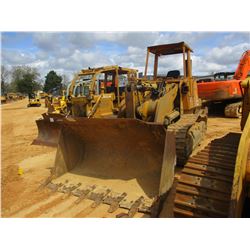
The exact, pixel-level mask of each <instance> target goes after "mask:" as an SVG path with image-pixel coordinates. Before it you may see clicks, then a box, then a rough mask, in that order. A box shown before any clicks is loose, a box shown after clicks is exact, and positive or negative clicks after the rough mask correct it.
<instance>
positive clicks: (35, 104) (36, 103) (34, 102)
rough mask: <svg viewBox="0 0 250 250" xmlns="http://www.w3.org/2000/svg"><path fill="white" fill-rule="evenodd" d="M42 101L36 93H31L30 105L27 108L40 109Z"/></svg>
mask: <svg viewBox="0 0 250 250" xmlns="http://www.w3.org/2000/svg"><path fill="white" fill-rule="evenodd" d="M41 105H42V104H41V101H40V97H39V96H37V95H36V94H35V93H31V94H29V103H28V104H27V107H28V108H29V107H40V106H41Z"/></svg>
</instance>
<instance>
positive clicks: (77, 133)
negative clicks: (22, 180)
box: [52, 118, 176, 203]
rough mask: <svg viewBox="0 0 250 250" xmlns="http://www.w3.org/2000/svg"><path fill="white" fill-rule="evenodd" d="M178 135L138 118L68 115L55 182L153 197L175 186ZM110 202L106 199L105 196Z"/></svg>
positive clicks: (128, 197)
mask: <svg viewBox="0 0 250 250" xmlns="http://www.w3.org/2000/svg"><path fill="white" fill-rule="evenodd" d="M175 160H176V157H175V136H174V134H173V132H168V131H167V130H166V129H165V128H164V127H163V126H162V125H160V124H155V123H146V122H143V121H140V120H136V119H101V118H92V119H88V118H74V119H72V118H71V119H64V121H63V124H62V129H61V133H60V138H59V142H58V148H57V154H56V159H55V165H54V169H53V171H52V173H53V175H54V176H56V178H55V179H54V180H53V183H54V184H58V185H59V184H61V185H62V184H63V183H68V185H71V186H72V185H73V187H74V185H75V186H77V185H78V186H79V185H80V188H79V189H81V188H82V190H84V187H86V186H90V185H94V186H95V187H96V188H97V189H98V188H99V187H106V188H107V189H106V190H109V191H111V193H112V192H114V193H120V194H126V201H130V202H131V203H132V201H135V200H138V197H143V199H144V198H145V199H146V200H148V201H152V200H154V199H155V198H156V197H160V196H161V195H163V194H164V193H166V192H167V191H168V190H169V189H170V187H171V186H172V182H173V177H174V167H175ZM103 200H105V199H103Z"/></svg>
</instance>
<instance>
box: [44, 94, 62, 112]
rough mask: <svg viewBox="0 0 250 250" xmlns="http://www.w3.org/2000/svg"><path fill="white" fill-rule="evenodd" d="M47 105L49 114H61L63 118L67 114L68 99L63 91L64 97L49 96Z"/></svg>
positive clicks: (46, 100) (46, 101)
mask: <svg viewBox="0 0 250 250" xmlns="http://www.w3.org/2000/svg"><path fill="white" fill-rule="evenodd" d="M45 103H46V106H47V107H48V114H61V115H62V116H65V115H66V114H67V99H66V96H65V91H64V90H63V91H62V95H57V96H53V94H52V95H48V96H47V97H46V99H45Z"/></svg>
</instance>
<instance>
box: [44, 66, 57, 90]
mask: <svg viewBox="0 0 250 250" xmlns="http://www.w3.org/2000/svg"><path fill="white" fill-rule="evenodd" d="M54 88H62V77H61V76H60V75H57V74H56V72H55V71H54V70H51V71H50V72H49V73H48V74H47V75H46V76H45V84H44V88H43V91H44V92H46V93H48V92H49V91H51V90H52V89H54Z"/></svg>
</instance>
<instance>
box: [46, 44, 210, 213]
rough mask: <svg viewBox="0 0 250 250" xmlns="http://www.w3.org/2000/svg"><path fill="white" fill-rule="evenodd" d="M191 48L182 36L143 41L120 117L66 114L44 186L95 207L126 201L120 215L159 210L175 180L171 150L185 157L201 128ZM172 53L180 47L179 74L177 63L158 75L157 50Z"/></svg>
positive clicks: (201, 112) (112, 207) (113, 209)
mask: <svg viewBox="0 0 250 250" xmlns="http://www.w3.org/2000/svg"><path fill="white" fill-rule="evenodd" d="M191 52H192V50H191V48H190V47H189V46H188V45H187V44H185V43H184V42H181V43H176V44H166V45H158V46H152V47H148V48H147V59H146V67H145V76H144V78H143V79H137V78H136V77H134V75H132V76H129V79H128V85H127V86H126V90H125V98H124V102H125V105H123V106H122V107H123V108H121V109H120V111H119V114H118V117H119V118H118V117H114V118H87V117H71V118H65V119H63V122H62V127H61V132H60V137H59V143H58V148H57V154H56V159H55V164H54V167H53V169H52V172H51V176H50V178H49V179H48V180H47V181H46V182H45V184H46V185H47V187H48V188H51V189H52V190H54V191H58V192H63V193H67V194H72V195H74V196H76V197H78V198H77V200H76V203H77V204H78V203H80V202H84V200H85V199H88V200H92V201H93V203H92V205H91V208H92V209H94V208H96V207H97V206H99V205H101V204H107V205H109V208H108V211H109V212H110V213H117V211H118V209H119V208H123V209H125V211H126V212H125V213H123V214H120V213H118V214H116V216H117V217H133V216H134V215H135V213H137V212H142V213H146V214H150V215H151V216H156V215H157V214H158V213H159V211H160V208H161V203H162V201H163V200H164V198H165V197H166V194H167V193H168V191H169V190H170V188H171V186H172V183H173V179H174V169H175V166H176V158H177V162H178V164H180V165H182V164H184V162H185V161H186V159H187V157H188V155H189V154H190V153H191V152H192V150H193V148H194V147H195V146H196V145H197V144H198V143H199V141H200V140H201V138H202V136H203V134H204V132H205V129H206V119H207V116H206V111H205V110H203V109H202V108H201V101H200V100H199V98H198V93H197V84H196V81H195V80H194V79H193V78H192V73H191V71H192V70H191V55H190V54H191ZM150 54H153V56H154V79H152V80H148V79H147V68H148V61H149V56H150ZM172 54H180V55H182V58H183V75H181V74H180V71H178V70H174V71H170V72H169V73H168V74H167V75H166V76H161V77H159V76H158V74H157V69H158V58H159V57H161V56H166V55H172Z"/></svg>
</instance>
